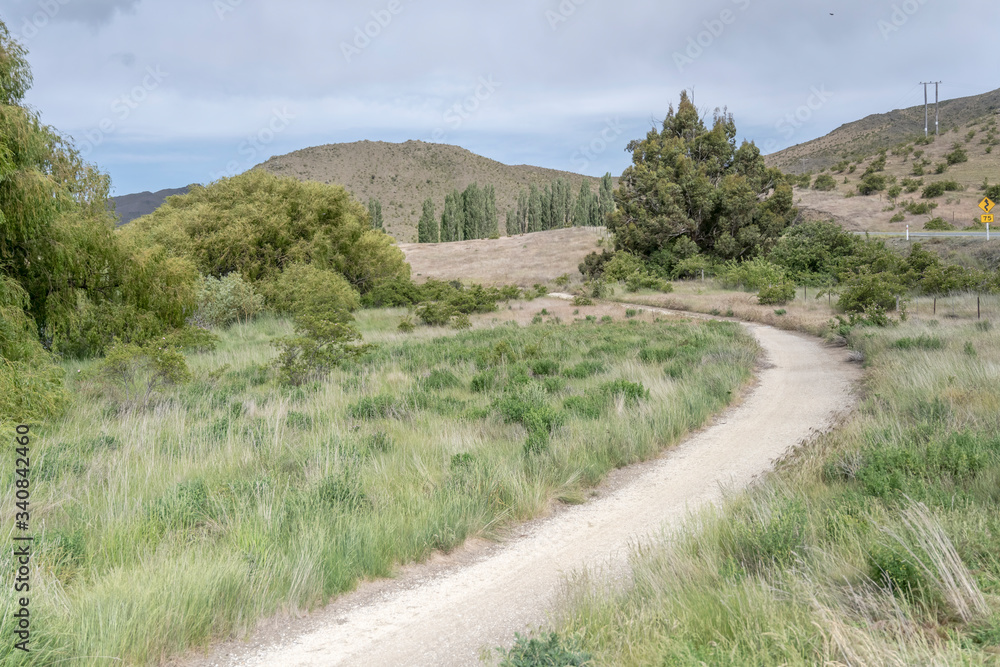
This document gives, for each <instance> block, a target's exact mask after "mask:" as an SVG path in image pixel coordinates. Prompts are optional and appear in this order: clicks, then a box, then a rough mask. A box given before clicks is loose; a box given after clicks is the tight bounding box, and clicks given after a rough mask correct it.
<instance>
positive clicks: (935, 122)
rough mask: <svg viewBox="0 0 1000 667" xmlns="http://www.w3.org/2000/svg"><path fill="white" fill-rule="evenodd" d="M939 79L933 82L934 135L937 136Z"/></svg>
mask: <svg viewBox="0 0 1000 667" xmlns="http://www.w3.org/2000/svg"><path fill="white" fill-rule="evenodd" d="M940 83H941V82H940V81H935V82H934V136H935V137H936V136H938V117H939V116H938V84H940Z"/></svg>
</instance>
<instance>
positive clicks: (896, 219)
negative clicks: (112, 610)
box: [889, 211, 906, 222]
mask: <svg viewBox="0 0 1000 667" xmlns="http://www.w3.org/2000/svg"><path fill="white" fill-rule="evenodd" d="M903 220H906V214H904V213H903V212H902V211H900V212H899V213H896V214H895V215H893V216H892V217H891V218H889V222H902V221H903Z"/></svg>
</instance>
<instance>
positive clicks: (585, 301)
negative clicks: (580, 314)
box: [573, 295, 594, 306]
mask: <svg viewBox="0 0 1000 667" xmlns="http://www.w3.org/2000/svg"><path fill="white" fill-rule="evenodd" d="M573 305H574V306H593V305H594V302H593V300H591V299H590V297H586V296H580V295H577V296H574V297H573Z"/></svg>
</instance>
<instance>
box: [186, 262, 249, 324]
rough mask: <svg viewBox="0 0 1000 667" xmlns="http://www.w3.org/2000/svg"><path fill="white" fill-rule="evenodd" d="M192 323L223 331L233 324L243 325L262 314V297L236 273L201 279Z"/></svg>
mask: <svg viewBox="0 0 1000 667" xmlns="http://www.w3.org/2000/svg"><path fill="white" fill-rule="evenodd" d="M197 302H198V309H197V310H196V311H195V314H194V320H195V321H196V322H198V323H203V324H206V325H208V326H214V327H224V326H228V325H230V324H233V323H234V322H241V323H244V324H246V323H247V322H250V321H251V320H252V319H253V318H255V317H256V316H257V315H259V314H260V313H261V312H263V310H264V295H262V294H258V293H257V291H256V290H255V289H254V286H253V285H252V284H250V283H248V282H247V281H245V280H244V279H243V276H241V275H240V274H238V273H230V274H229V275H227V276H224V277H223V278H221V279H219V278H214V277H212V276H208V277H206V278H203V279H202V282H201V286H200V288H199V290H198V296H197Z"/></svg>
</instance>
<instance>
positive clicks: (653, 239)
mask: <svg viewBox="0 0 1000 667" xmlns="http://www.w3.org/2000/svg"><path fill="white" fill-rule="evenodd" d="M735 137H736V124H735V122H734V121H733V118H732V116H731V115H729V114H727V113H725V112H724V111H723V112H721V113H720V112H718V111H716V113H715V116H714V122H713V125H712V128H711V129H708V128H707V127H706V126H705V124H704V123H703V122H702V120H701V118H700V117H699V116H698V110H697V109H696V108H695V106H694V104H693V103H692V102H691V101H690V100H689V99H688V96H687V93H681V99H680V104H679V105H678V108H677V110H676V111H675V110H674V108H673V106H671V108H670V111H669V113H668V114H667V117H666V119H664V121H663V127H662V129H661V130H660V131H657V130H655V129H652V130H650V132H649V133H648V134H647V135H646V138H645V139H642V140H635V141H632V142H631V143H630V144H629V146H628V148H629V150H630V151H632V165H631V166H629V167H628V168H627V169H626V170H625V172H624V173H623V174H622V176H621V178H620V179H619V183H618V190H617V192H616V193H615V203H616V204H617V208H616V210H615V211H614V212H613V213H611V214H610V215H609V216H608V226H609V228H610V229H611V231H612V232H614V234H615V243H616V246H617V247H618V249H620V250H626V251H628V252H632V253H635V254H637V255H639V256H642V257H650V256H651V255H653V254H654V253H656V252H658V251H664V250H665V251H667V252H670V250H671V248H672V246H673V245H674V244H676V243H677V242H678V241H679V240H680V239H682V238H683V239H688V240H690V241H693V242H694V243H695V244H696V245H697V247H698V248H699V250H700V251H701V252H703V253H707V254H710V255H714V256H717V257H720V258H724V259H735V258H750V257H753V256H756V255H758V254H761V253H764V252H767V251H768V250H770V248H771V246H773V245H774V243H775V241H776V240H777V239H778V237H779V236H780V235H781V232H782V231H783V230H784V229H785V227H787V226H788V225H789V223H790V222H791V221H792V219H793V218H794V217H795V209H794V208H793V206H792V190H791V187H789V186H788V185H786V184H784V183H783V181H782V178H781V175H780V172H778V171H777V170H774V169H768V168H767V167H766V166H765V165H764V159H763V157H762V156H761V154H760V151H759V150H758V149H757V147H756V146H755V145H754V144H752V143H748V142H743V144H742V145H741V146H739V147H737V146H736V141H735Z"/></svg>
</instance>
